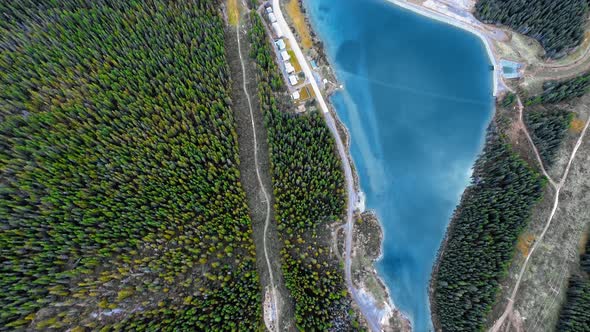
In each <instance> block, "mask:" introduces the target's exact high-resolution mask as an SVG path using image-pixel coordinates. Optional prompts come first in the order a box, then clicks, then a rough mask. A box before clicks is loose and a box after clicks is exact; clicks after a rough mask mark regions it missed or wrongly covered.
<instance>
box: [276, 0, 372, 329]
mask: <svg viewBox="0 0 590 332" xmlns="http://www.w3.org/2000/svg"><path fill="white" fill-rule="evenodd" d="M272 7H273V11H274V13H275V16H276V19H277V23H278V24H279V26H280V27H281V30H282V31H283V32H284V33H285V37H286V38H287V39H288V40H289V43H290V45H291V49H292V50H293V52H294V53H295V57H297V60H298V61H299V64H300V65H301V70H302V71H303V73H304V74H305V76H306V77H308V78H309V80H310V83H311V87H312V89H313V92H314V93H315V95H316V100H317V102H318V104H319V105H320V108H321V109H322V114H323V115H324V120H325V121H326V125H327V126H328V128H330V132H332V136H334V140H335V141H336V148H337V149H338V154H339V156H340V160H341V161H342V167H343V168H344V177H345V180H346V191H347V193H348V200H347V207H346V226H345V228H344V229H345V231H346V244H345V253H344V259H345V262H344V278H345V281H346V286H347V287H348V290H349V292H350V294H351V296H352V298H353V300H354V301H355V302H356V303H357V305H358V306H359V308H360V310H361V312H362V314H363V316H364V317H365V319H366V320H367V323H368V324H369V327H370V328H371V330H372V331H381V324H380V323H379V321H378V320H377V319H376V318H374V317H371V315H370V314H369V313H370V312H371V310H370V309H369V308H367V307H365V306H364V305H363V302H362V301H360V298H359V295H358V292H357V291H356V289H355V288H354V285H353V284H352V275H351V265H352V264H351V259H350V256H351V252H352V231H353V227H354V223H353V211H354V204H355V202H356V192H355V190H354V181H353V176H352V169H351V167H350V161H349V159H348V153H347V152H346V149H345V147H344V143H343V142H342V138H341V137H340V135H339V134H338V129H337V127H336V121H335V120H334V118H333V117H332V114H331V113H330V109H329V108H328V105H327V104H326V101H325V99H324V97H323V95H322V91H321V90H320V87H319V86H318V83H317V82H316V80H315V79H314V76H313V74H312V71H311V68H310V66H309V64H308V62H307V59H306V58H305V56H304V55H303V52H302V51H301V48H300V47H299V43H298V42H297V39H296V38H295V36H294V35H293V32H292V31H291V28H290V27H289V25H288V24H287V22H286V21H285V17H284V16H283V12H282V10H281V6H280V3H279V0H273V1H272Z"/></svg>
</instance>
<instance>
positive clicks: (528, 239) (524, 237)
mask: <svg viewBox="0 0 590 332" xmlns="http://www.w3.org/2000/svg"><path fill="white" fill-rule="evenodd" d="M534 240H535V236H534V235H532V234H521V235H520V236H519V237H518V243H517V244H516V247H517V248H518V251H520V253H521V254H522V255H523V256H525V257H526V256H527V255H528V254H529V251H530V250H531V246H532V245H533V241H534Z"/></svg>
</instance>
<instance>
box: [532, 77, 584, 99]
mask: <svg viewBox="0 0 590 332" xmlns="http://www.w3.org/2000/svg"><path fill="white" fill-rule="evenodd" d="M589 89H590V72H588V73H584V74H581V75H579V76H576V77H574V78H571V79H567V80H562V81H546V82H543V92H542V93H541V94H539V95H537V96H534V97H531V98H529V99H528V100H527V101H526V102H525V104H526V105H527V106H531V105H536V104H555V103H559V102H562V101H564V100H568V99H572V98H578V97H581V96H583V95H584V94H586V92H588V90H589Z"/></svg>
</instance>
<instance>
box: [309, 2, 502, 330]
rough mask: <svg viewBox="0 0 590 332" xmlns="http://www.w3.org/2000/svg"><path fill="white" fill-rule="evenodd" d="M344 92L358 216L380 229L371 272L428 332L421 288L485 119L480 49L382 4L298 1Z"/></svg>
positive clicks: (488, 75)
mask: <svg viewBox="0 0 590 332" xmlns="http://www.w3.org/2000/svg"><path fill="white" fill-rule="evenodd" d="M305 6H306V8H307V11H308V14H309V16H310V18H311V21H312V24H313V26H314V29H315V31H316V32H317V33H318V35H319V36H320V38H321V39H322V40H323V41H324V44H325V47H326V52H327V54H328V56H329V58H330V60H331V63H332V65H333V67H334V69H335V71H336V74H337V76H338V79H339V80H340V82H341V83H342V84H344V86H345V89H344V90H343V91H341V92H338V93H337V94H335V95H334V96H333V97H332V100H331V101H332V103H333V104H334V106H335V107H336V109H337V112H338V115H339V116H340V118H341V119H342V120H343V121H344V123H345V124H346V126H347V127H348V128H349V129H350V133H351V135H352V147H351V149H352V156H353V159H354V162H355V165H356V167H357V171H358V173H359V176H360V181H361V186H362V190H363V191H364V192H365V193H366V197H367V201H366V204H367V208H368V209H373V210H375V211H376V212H377V215H378V216H379V218H380V220H381V223H382V224H383V226H384V231H385V238H384V243H383V258H382V260H381V261H379V263H378V265H377V269H378V271H379V273H380V275H381V277H382V278H383V279H384V281H385V283H386V284H387V286H388V287H389V289H390V291H391V295H392V297H393V301H394V303H395V305H396V306H397V307H398V308H400V309H401V310H402V311H403V312H404V313H405V314H406V315H408V316H409V317H410V319H411V320H412V325H413V326H414V331H418V332H423V331H428V330H429V329H430V328H431V321H430V311H429V301H428V295H427V287H428V282H429V278H430V273H431V270H432V265H433V263H434V260H435V257H436V254H437V251H438V248H439V245H440V243H441V240H442V238H443V235H444V232H445V229H446V226H447V224H448V222H449V219H450V217H451V215H452V213H453V210H454V208H455V206H456V205H457V203H458V202H459V199H460V196H461V194H462V192H463V190H464V188H465V187H466V186H467V184H468V183H469V177H470V174H471V167H472V165H473V163H474V161H475V159H476V157H477V155H478V153H479V152H480V151H481V148H482V145H483V139H484V134H485V129H486V127H487V125H488V123H489V121H490V119H491V116H492V112H493V98H492V72H491V71H490V68H489V66H490V61H489V59H488V58H487V54H486V52H485V48H484V46H483V44H482V43H481V41H480V40H479V39H478V38H477V37H475V36H474V35H471V34H469V33H467V32H465V31H462V30H459V29H457V28H455V27H452V26H449V25H445V24H443V23H440V22H437V21H433V20H430V19H428V18H425V17H422V16H419V15H417V14H414V13H412V12H410V11H407V10H404V9H402V8H399V7H396V6H394V5H392V4H390V3H387V2H385V1H384V0H306V1H305Z"/></svg>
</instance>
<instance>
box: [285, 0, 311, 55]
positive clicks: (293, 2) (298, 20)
mask: <svg viewBox="0 0 590 332" xmlns="http://www.w3.org/2000/svg"><path fill="white" fill-rule="evenodd" d="M287 14H289V17H291V19H292V20H293V25H294V26H295V30H296V31H297V34H298V35H299V38H301V46H303V48H304V49H309V48H311V47H312V46H313V41H312V40H311V34H310V33H309V29H308V27H307V24H306V23H305V16H304V15H303V13H302V12H301V8H300V7H299V0H289V3H288V4H287Z"/></svg>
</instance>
